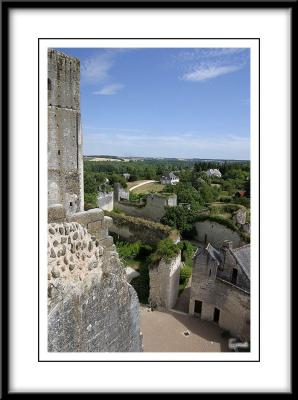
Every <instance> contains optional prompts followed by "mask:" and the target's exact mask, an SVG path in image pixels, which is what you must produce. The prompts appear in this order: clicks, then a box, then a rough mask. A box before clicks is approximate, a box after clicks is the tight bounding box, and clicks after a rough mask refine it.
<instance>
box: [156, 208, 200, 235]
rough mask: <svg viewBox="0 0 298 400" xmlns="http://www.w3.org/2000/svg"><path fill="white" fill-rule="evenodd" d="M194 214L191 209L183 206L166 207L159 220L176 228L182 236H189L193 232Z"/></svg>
mask: <svg viewBox="0 0 298 400" xmlns="http://www.w3.org/2000/svg"><path fill="white" fill-rule="evenodd" d="M195 216H196V213H195V212H194V211H193V210H188V209H187V208H184V207H179V206H178V207H167V208H166V212H165V215H164V216H163V217H162V219H161V220H160V222H161V223H162V224H165V225H169V226H172V227H173V228H176V229H178V230H179V231H180V232H181V234H182V236H183V237H185V238H191V237H193V236H194V233H195V232H194V227H193V223H194V220H195Z"/></svg>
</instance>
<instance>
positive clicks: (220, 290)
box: [189, 254, 250, 340]
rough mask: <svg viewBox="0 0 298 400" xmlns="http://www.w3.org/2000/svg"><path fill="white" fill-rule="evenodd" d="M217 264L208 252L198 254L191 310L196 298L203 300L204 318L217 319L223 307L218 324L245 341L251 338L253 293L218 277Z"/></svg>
mask: <svg viewBox="0 0 298 400" xmlns="http://www.w3.org/2000/svg"><path fill="white" fill-rule="evenodd" d="M217 268H218V266H217V263H216V262H215V261H214V260H213V259H212V258H211V257H208V256H206V255H204V254H202V255H198V256H197V257H195V261H194V266H193V270H192V283H191V294H190V303H189V313H190V314H192V315H193V314H195V301H200V302H202V311H201V315H200V318H201V319H204V320H207V321H213V319H214V311H215V308H217V309H218V310H220V316H219V321H218V325H219V326H220V327H221V328H222V329H225V330H228V331H229V332H230V333H231V334H232V335H234V336H235V337H238V338H239V339H241V340H249V339H250V294H249V292H248V291H245V290H242V289H240V288H239V287H237V286H235V285H233V284H231V283H229V282H227V281H225V280H224V279H221V278H219V277H218V276H217Z"/></svg>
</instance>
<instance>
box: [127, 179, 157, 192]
mask: <svg viewBox="0 0 298 400" xmlns="http://www.w3.org/2000/svg"><path fill="white" fill-rule="evenodd" d="M153 182H158V181H144V182H141V183H139V184H138V185H136V186H133V187H131V188H130V189H129V191H130V192H131V191H132V190H134V189H136V188H138V187H140V186H143V185H147V184H148V183H153Z"/></svg>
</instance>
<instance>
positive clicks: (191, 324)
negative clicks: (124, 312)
mask: <svg viewBox="0 0 298 400" xmlns="http://www.w3.org/2000/svg"><path fill="white" fill-rule="evenodd" d="M140 319H141V332H142V333H143V346H144V351H145V352H227V351H231V350H229V348H228V339H226V338H223V337H221V334H222V332H223V331H222V330H221V329H220V328H219V327H218V326H216V325H215V324H213V323H210V322H206V321H202V320H200V319H199V318H196V317H193V316H190V315H188V314H185V313H182V312H178V311H169V310H164V311H162V310H158V311H157V310H154V311H151V310H150V308H147V307H146V306H141V307H140Z"/></svg>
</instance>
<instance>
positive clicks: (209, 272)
mask: <svg viewBox="0 0 298 400" xmlns="http://www.w3.org/2000/svg"><path fill="white" fill-rule="evenodd" d="M210 276H211V269H209V278H210Z"/></svg>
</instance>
